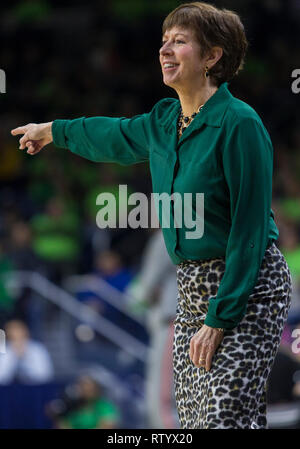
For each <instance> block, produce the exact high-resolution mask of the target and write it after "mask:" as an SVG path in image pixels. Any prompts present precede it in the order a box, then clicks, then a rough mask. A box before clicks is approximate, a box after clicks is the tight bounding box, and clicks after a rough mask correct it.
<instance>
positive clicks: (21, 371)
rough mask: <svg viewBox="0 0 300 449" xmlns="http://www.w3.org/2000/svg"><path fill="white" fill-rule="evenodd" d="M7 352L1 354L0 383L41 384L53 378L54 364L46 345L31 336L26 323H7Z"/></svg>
mask: <svg viewBox="0 0 300 449" xmlns="http://www.w3.org/2000/svg"><path fill="white" fill-rule="evenodd" d="M5 333H6V340H7V345H6V352H5V354H1V355H0V384H2V385H8V384H11V383H22V384H40V383H44V382H49V381H50V380H51V379H52V378H53V374H54V372H53V366H52V361H51V359H50V356H49V354H48V351H47V349H46V348H45V346H44V345H43V344H42V343H40V342H37V341H33V340H32V339H31V338H30V335H29V330H28V328H27V326H26V325H25V323H23V322H22V321H19V320H11V321H8V322H7V323H6V325H5Z"/></svg>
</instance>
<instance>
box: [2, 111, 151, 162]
mask: <svg viewBox="0 0 300 449" xmlns="http://www.w3.org/2000/svg"><path fill="white" fill-rule="evenodd" d="M148 116H149V114H142V115H137V116H134V117H133V118H130V119H126V118H114V117H90V118H85V117H81V118H77V119H74V120H54V121H53V122H48V123H40V124H35V123H30V124H28V125H25V126H20V127H19V128H15V129H13V130H12V131H11V134H12V135H14V136H15V135H18V134H23V136H22V137H21V138H20V140H19V142H20V147H19V148H20V149H22V150H23V149H25V148H28V150H27V153H29V154H31V155H34V154H37V153H38V152H39V151H40V150H41V149H42V148H43V147H44V146H45V145H47V144H49V143H51V142H53V143H54V145H56V146H57V147H62V148H68V149H69V150H70V151H72V152H73V153H75V154H78V155H79V156H82V157H84V158H86V159H89V160H91V161H94V162H117V163H119V164H122V165H129V164H134V163H137V162H144V161H147V160H148V159H149V145H148V137H147V133H146V124H145V122H146V120H147V119H148Z"/></svg>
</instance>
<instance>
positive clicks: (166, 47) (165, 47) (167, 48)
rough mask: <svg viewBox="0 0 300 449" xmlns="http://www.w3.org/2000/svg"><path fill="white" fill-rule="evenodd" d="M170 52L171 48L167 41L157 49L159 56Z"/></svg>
mask: <svg viewBox="0 0 300 449" xmlns="http://www.w3.org/2000/svg"><path fill="white" fill-rule="evenodd" d="M172 52H173V50H172V48H171V47H170V45H169V44H168V43H167V42H166V43H165V44H164V45H162V46H161V48H160V49H159V54H160V56H164V55H170V54H171V53H172Z"/></svg>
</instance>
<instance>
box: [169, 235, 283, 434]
mask: <svg viewBox="0 0 300 449" xmlns="http://www.w3.org/2000/svg"><path fill="white" fill-rule="evenodd" d="M224 271H225V259H224V258H222V257H221V258H217V259H209V260H203V261H190V260H189V261H186V262H184V263H182V264H179V265H177V284H178V292H179V295H178V303H177V312H176V319H175V323H174V324H175V335H174V346H173V364H174V386H175V397H176V405H177V410H178V415H179V420H180V426H181V428H183V429H250V428H257V429H266V428H268V426H267V420H266V389H267V380H268V377H269V374H270V371H271V368H272V366H273V363H274V359H275V356H276V353H277V350H278V348H279V344H280V341H281V335H282V331H283V328H284V325H285V322H286V319H287V315H288V311H289V307H290V301H291V288H292V287H291V276H290V271H289V268H288V265H287V263H286V260H285V258H284V256H283V255H282V253H281V252H280V250H279V249H278V248H277V246H276V245H275V243H274V242H273V243H272V245H271V246H269V247H268V248H267V249H266V252H265V256H264V258H263V261H262V264H261V267H260V271H259V275H258V280H257V283H256V286H255V288H254V290H253V293H252V294H251V296H250V297H249V300H248V305H247V311H246V314H245V316H244V318H243V319H242V321H241V322H240V323H239V324H238V326H237V327H235V328H234V329H232V330H226V331H225V334H224V338H223V341H222V342H221V344H220V346H219V347H218V348H217V350H216V352H215V354H214V357H213V359H212V365H211V369H210V370H209V371H206V370H205V368H204V367H200V368H197V367H196V366H195V365H194V364H193V363H192V361H191V359H190V357H189V346H190V339H191V337H192V336H193V335H194V334H195V333H196V332H197V331H198V330H199V328H200V327H201V326H202V325H203V322H204V319H205V316H206V313H207V308H208V303H209V299H210V297H212V296H215V295H216V293H217V290H218V285H219V283H220V281H221V279H222V276H223V274H224Z"/></svg>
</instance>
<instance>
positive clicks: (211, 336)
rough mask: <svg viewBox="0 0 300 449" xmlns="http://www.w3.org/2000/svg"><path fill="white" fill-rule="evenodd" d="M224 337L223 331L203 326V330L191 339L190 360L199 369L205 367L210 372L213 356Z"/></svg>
mask: <svg viewBox="0 0 300 449" xmlns="http://www.w3.org/2000/svg"><path fill="white" fill-rule="evenodd" d="M223 337H224V333H223V332H222V331H219V330H218V329H215V328H213V327H209V326H206V324H203V326H202V327H201V329H200V330H199V331H198V332H197V333H196V334H195V335H194V336H193V337H192V338H191V342H190V358H191V360H192V362H193V363H194V365H195V366H197V368H200V366H203V367H204V368H205V369H206V371H209V370H210V368H211V361H212V358H213V355H214V353H215V351H216V349H217V347H218V346H219V345H220V343H221V342H222V340H223Z"/></svg>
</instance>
